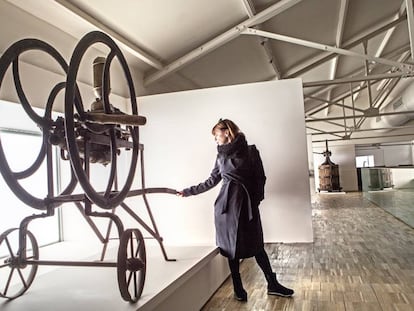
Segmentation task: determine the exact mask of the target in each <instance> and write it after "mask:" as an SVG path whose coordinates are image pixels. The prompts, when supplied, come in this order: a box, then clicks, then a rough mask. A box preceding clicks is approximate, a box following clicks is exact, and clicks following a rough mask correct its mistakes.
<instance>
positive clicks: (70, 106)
mask: <svg viewBox="0 0 414 311" xmlns="http://www.w3.org/2000/svg"><path fill="white" fill-rule="evenodd" d="M96 43H102V44H104V45H106V46H107V47H109V49H110V52H109V54H108V56H107V57H106V63H105V67H104V73H103V75H104V76H103V95H102V97H103V102H104V112H105V114H111V113H113V112H112V111H111V107H110V103H109V89H110V88H109V68H110V65H111V62H112V60H113V59H114V58H116V59H117V60H118V62H119V64H120V65H121V67H122V70H123V73H124V76H125V80H126V84H127V86H128V88H129V93H130V103H131V109H130V110H131V114H132V115H135V116H137V115H138V108H137V102H136V95H135V89H134V84H133V81H132V76H131V73H130V70H129V68H128V64H127V62H126V59H125V57H124V56H123V54H122V52H121V50H120V49H119V47H118V46H117V45H116V44H115V42H114V41H113V40H112V39H111V38H110V37H109V36H107V35H106V34H104V33H102V32H91V33H88V34H87V35H85V36H84V37H83V38H82V39H81V40H80V41H79V43H78V45H77V46H76V48H75V50H74V52H73V54H72V58H71V61H70V65H69V70H68V75H67V80H66V93H65V132H66V140H67V145H68V150H69V155H70V161H71V164H72V168H73V170H74V172H75V174H76V177H77V179H78V181H79V183H80V184H81V186H82V188H83V190H84V191H85V194H86V196H87V197H88V198H89V199H90V200H91V201H92V202H93V203H95V204H96V205H98V206H99V207H101V208H105V209H110V208H114V207H116V206H118V205H119V204H120V203H121V202H122V201H123V200H124V199H125V197H126V196H127V194H128V191H129V190H130V188H131V185H132V182H133V179H134V175H135V170H136V166H137V161H138V152H139V131H138V127H137V126H129V127H128V131H129V132H130V136H131V137H132V148H131V151H130V152H131V160H130V166H129V172H128V174H127V176H126V178H125V182H124V184H123V186H122V188H121V187H120V188H121V189H119V191H118V189H115V190H116V191H113V190H114V185H115V183H116V170H117V152H118V150H119V147H120V146H118V145H117V139H116V134H115V126H116V125H115V124H113V125H112V128H111V127H110V126H109V129H108V130H107V133H108V134H109V138H110V146H109V147H110V152H111V155H110V157H111V161H110V174H109V177H108V180H107V185H106V190H105V191H104V192H98V191H96V189H94V187H93V186H92V185H91V183H90V180H89V172H88V169H87V168H86V167H85V165H86V166H88V163H86V164H84V163H83V161H82V159H81V156H80V149H79V147H78V144H77V143H78V139H77V138H78V133H77V132H76V128H77V126H76V125H77V123H82V122H88V113H87V112H86V111H85V110H84V107H83V104H82V102H81V97H79V98H78V97H77V96H76V95H77V94H78V93H77V90H78V88H77V83H76V78H77V74H78V71H79V67H80V63H81V60H82V58H83V56H84V55H85V53H86V52H87V50H88V49H89V48H90V47H91V46H92V45H93V44H96ZM116 188H118V186H117V187H116Z"/></svg>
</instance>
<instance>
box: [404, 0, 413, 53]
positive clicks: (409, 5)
mask: <svg viewBox="0 0 414 311" xmlns="http://www.w3.org/2000/svg"><path fill="white" fill-rule="evenodd" d="M405 8H406V12H407V23H408V35H409V37H410V47H411V59H412V60H414V13H413V1H412V0H405Z"/></svg>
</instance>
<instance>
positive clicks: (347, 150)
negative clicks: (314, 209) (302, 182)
mask: <svg viewBox="0 0 414 311" xmlns="http://www.w3.org/2000/svg"><path fill="white" fill-rule="evenodd" d="M325 149H326V148H325V147H324V148H322V147H317V148H314V149H313V152H314V155H313V157H314V172H315V189H316V191H317V189H318V188H319V171H318V167H319V165H321V164H322V163H323V162H324V161H325V157H324V156H323V155H322V154H320V153H322V152H323V151H325ZM328 150H330V151H331V153H332V155H331V157H330V159H331V161H332V162H333V163H335V164H337V165H338V166H339V184H340V186H341V187H342V191H358V180H357V172H356V164H355V147H354V145H338V146H335V145H332V146H331V145H329V146H328Z"/></svg>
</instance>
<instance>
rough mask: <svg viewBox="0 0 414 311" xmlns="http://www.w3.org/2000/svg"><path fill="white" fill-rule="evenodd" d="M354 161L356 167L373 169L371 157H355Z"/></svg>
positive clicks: (372, 158)
mask: <svg viewBox="0 0 414 311" xmlns="http://www.w3.org/2000/svg"><path fill="white" fill-rule="evenodd" d="M355 160H356V167H373V166H375V164H374V156H373V155H366V156H359V157H356V158H355Z"/></svg>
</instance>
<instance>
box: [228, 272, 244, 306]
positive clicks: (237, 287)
mask: <svg viewBox="0 0 414 311" xmlns="http://www.w3.org/2000/svg"><path fill="white" fill-rule="evenodd" d="M231 278H232V280H233V287H234V298H235V299H237V300H239V301H247V292H246V291H245V290H244V288H243V284H242V280H241V277H240V273H237V274H236V273H235V274H232V275H231Z"/></svg>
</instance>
